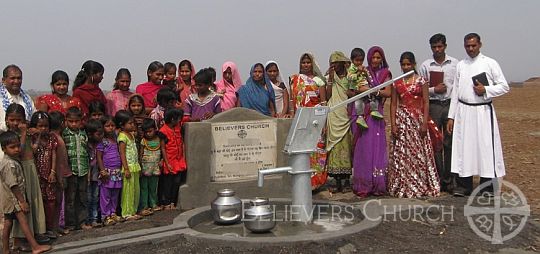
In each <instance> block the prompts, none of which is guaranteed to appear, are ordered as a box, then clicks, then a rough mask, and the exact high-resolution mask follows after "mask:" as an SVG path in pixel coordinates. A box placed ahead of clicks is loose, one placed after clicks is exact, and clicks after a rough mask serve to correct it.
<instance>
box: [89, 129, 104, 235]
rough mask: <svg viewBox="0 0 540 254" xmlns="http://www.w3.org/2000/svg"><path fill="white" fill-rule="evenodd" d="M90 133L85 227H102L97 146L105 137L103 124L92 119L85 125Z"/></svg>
mask: <svg viewBox="0 0 540 254" xmlns="http://www.w3.org/2000/svg"><path fill="white" fill-rule="evenodd" d="M85 129H86V135H88V154H89V155H90V172H89V173H88V189H87V191H86V192H87V193H88V216H87V217H86V225H85V229H89V228H96V227H101V226H102V224H100V223H98V220H99V218H98V202H99V168H98V165H97V154H96V147H97V145H98V144H99V143H101V140H102V139H103V126H102V125H101V122H100V121H98V120H96V119H90V120H89V121H88V122H87V123H86V126H85Z"/></svg>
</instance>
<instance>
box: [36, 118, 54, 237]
mask: <svg viewBox="0 0 540 254" xmlns="http://www.w3.org/2000/svg"><path fill="white" fill-rule="evenodd" d="M30 128H36V129H37V132H36V133H34V135H32V144H33V145H34V162H35V164H36V168H37V172H38V175H39V185H40V187H41V194H42V197H43V205H44V208H45V224H46V226H47V233H46V236H47V237H49V238H52V239H55V238H56V237H57V234H56V229H58V216H57V215H58V211H57V209H58V208H57V206H56V204H57V201H56V198H57V181H56V180H57V177H56V174H57V171H56V170H57V163H56V158H57V157H56V148H57V146H58V140H57V139H56V136H55V135H51V134H50V129H49V115H48V114H47V113H45V112H43V111H38V112H36V113H34V114H33V115H32V119H31V120H30Z"/></svg>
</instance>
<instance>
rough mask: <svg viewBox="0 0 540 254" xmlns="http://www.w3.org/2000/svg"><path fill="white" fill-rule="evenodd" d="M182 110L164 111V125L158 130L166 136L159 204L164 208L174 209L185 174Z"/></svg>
mask: <svg viewBox="0 0 540 254" xmlns="http://www.w3.org/2000/svg"><path fill="white" fill-rule="evenodd" d="M181 118H182V111H181V110H179V109H175V108H171V109H168V110H167V111H165V125H163V127H161V129H160V130H159V131H160V132H161V133H163V134H164V135H165V137H166V138H167V144H166V145H165V151H166V152H165V156H166V158H167V159H166V160H165V165H164V166H163V175H164V176H163V186H162V188H161V190H162V193H161V194H162V197H161V204H162V205H164V206H165V209H176V205H175V204H176V201H177V200H178V188H179V187H180V183H181V181H182V178H184V176H185V174H186V161H185V159H184V148H183V147H184V143H183V141H182V134H181V133H180V124H181V123H180V120H181Z"/></svg>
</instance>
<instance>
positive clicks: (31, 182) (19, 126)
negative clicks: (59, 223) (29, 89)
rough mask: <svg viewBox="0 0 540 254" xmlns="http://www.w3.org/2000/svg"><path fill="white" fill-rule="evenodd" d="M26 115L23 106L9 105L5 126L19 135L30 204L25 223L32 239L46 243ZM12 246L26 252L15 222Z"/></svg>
mask: <svg viewBox="0 0 540 254" xmlns="http://www.w3.org/2000/svg"><path fill="white" fill-rule="evenodd" d="M25 119H26V114H25V109H24V107H23V106H21V105H19V104H15V103H13V104H11V105H9V107H8V108H7V109H6V125H7V128H8V130H10V131H14V132H15V133H17V134H18V135H20V141H21V144H23V145H22V151H21V158H22V159H21V164H22V168H23V173H24V178H25V182H26V188H25V195H26V200H27V201H28V203H29V204H30V211H29V212H28V213H27V218H28V220H27V222H28V226H29V227H30V230H31V231H32V232H33V233H34V237H35V238H36V240H37V241H39V242H48V241H49V240H50V239H49V237H46V236H45V235H43V234H45V232H46V231H47V228H46V225H45V211H44V209H43V199H42V197H41V189H40V187H39V176H38V174H37V170H36V165H35V164H34V151H33V149H32V141H31V137H30V135H29V134H28V132H29V130H28V128H27V124H26V120H25ZM13 225H14V227H13V237H14V242H13V246H14V247H16V248H21V249H23V250H26V249H28V248H25V247H27V246H25V245H24V244H22V242H21V241H19V240H21V239H24V238H25V237H26V235H25V234H24V232H23V231H22V228H21V225H20V224H19V223H18V221H17V220H15V221H14V222H13Z"/></svg>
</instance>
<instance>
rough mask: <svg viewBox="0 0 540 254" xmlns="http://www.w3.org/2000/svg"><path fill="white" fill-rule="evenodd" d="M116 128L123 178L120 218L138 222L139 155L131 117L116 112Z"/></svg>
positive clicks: (125, 113)
mask: <svg viewBox="0 0 540 254" xmlns="http://www.w3.org/2000/svg"><path fill="white" fill-rule="evenodd" d="M114 122H115V124H116V126H118V127H120V133H119V134H118V138H117V140H118V147H119V151H120V159H121V160H122V171H123V175H124V178H123V179H122V180H123V187H122V199H121V206H122V217H124V218H125V219H126V220H138V219H140V218H141V217H140V216H139V215H137V207H138V206H139V197H140V188H139V173H140V172H141V166H140V165H139V154H138V153H137V145H136V144H135V137H134V136H133V132H134V131H136V129H135V128H136V127H135V120H134V119H133V115H132V114H131V113H129V112H128V111H125V110H120V111H118V112H116V115H115V116H114Z"/></svg>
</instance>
